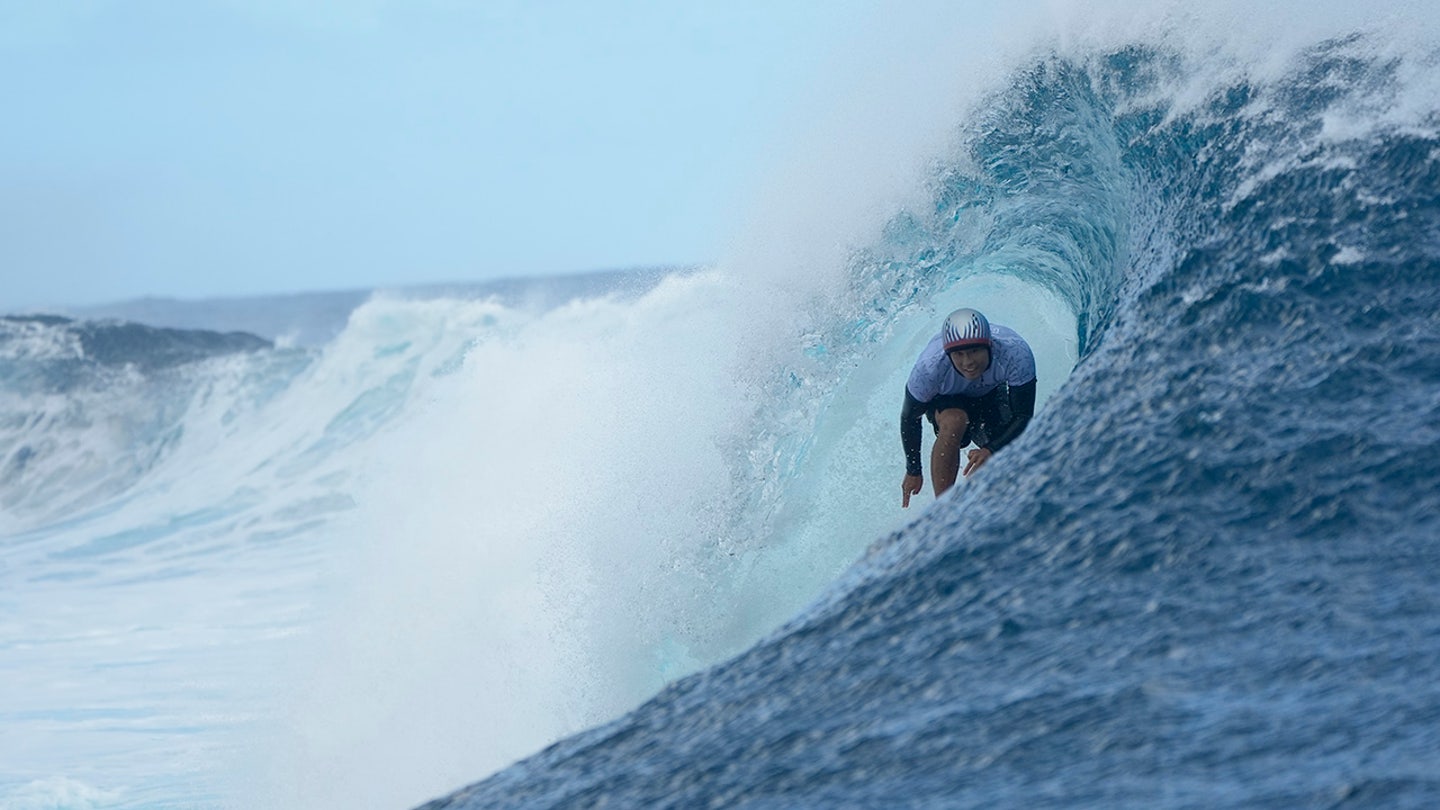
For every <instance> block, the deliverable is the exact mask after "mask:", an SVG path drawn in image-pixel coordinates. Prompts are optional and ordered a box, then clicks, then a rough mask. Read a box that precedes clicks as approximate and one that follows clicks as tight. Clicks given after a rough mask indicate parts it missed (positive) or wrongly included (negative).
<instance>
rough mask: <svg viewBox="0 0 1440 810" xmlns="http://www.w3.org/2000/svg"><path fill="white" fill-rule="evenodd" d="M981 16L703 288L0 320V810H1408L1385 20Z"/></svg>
mask: <svg viewBox="0 0 1440 810" xmlns="http://www.w3.org/2000/svg"><path fill="white" fill-rule="evenodd" d="M1001 16H1002V15H998V14H997V15H993V16H992V18H991V19H989V20H987V21H986V22H985V23H984V24H983V25H982V24H980V23H978V22H977V23H976V24H975V25H974V26H973V27H974V29H975V30H968V29H965V28H964V27H962V28H961V29H956V28H953V27H952V28H945V27H942V26H933V27H929V28H927V29H925V30H926V35H925V37H923V38H922V39H924V41H925V42H926V43H928V44H930V45H934V44H935V43H936V42H942V41H945V44H946V45H947V47H945V48H942V49H941V50H942V51H943V52H944V53H945V54H946V57H945V58H933V59H932V58H921V57H918V56H917V57H916V58H915V59H914V61H913V62H907V63H905V64H902V65H900V66H898V67H895V68H894V70H893V71H890V72H883V71H882V73H884V75H883V76H876V77H873V80H874V81H875V82H876V86H881V87H891V88H893V86H894V85H893V82H896V81H901V83H902V86H903V92H898V91H897V92H894V93H888V94H882V95H883V99H884V101H883V105H882V107H883V109H876V108H873V107H869V106H866V105H865V104H863V103H861V102H868V101H874V100H875V99H876V98H877V96H876V95H874V94H872V93H870V92H859V91H857V92H856V98H857V99H858V100H857V101H856V105H857V106H858V107H860V108H861V109H860V110H857V111H852V112H851V113H849V114H851V115H856V116H867V115H868V116H874V117H875V118H877V119H883V121H885V122H886V126H879V125H875V124H874V122H873V121H872V122H871V123H872V126H870V127H859V128H857V129H855V130H854V131H852V132H851V134H852V135H854V137H853V138H852V139H851V140H849V141H844V142H843V143H839V144H837V143H835V142H832V141H831V140H828V139H827V138H826V137H823V136H821V135H818V134H817V135H807V136H806V137H807V138H810V137H813V138H814V139H815V140H814V141H807V144H808V145H810V146H813V147H815V148H813V149H807V150H806V151H805V154H806V157H805V158H803V159H800V158H797V159H796V160H795V161H794V165H792V166H789V167H787V168H788V171H789V173H787V174H786V175H785V178H786V182H785V183H781V184H779V185H777V188H780V189H781V191H778V192H776V193H775V194H774V195H773V196H772V197H770V198H768V199H765V200H763V201H761V202H759V203H757V205H756V210H755V212H754V216H753V225H752V226H751V228H750V230H749V232H748V233H747V235H746V237H745V238H743V239H741V240H739V241H738V242H737V245H736V248H735V250H734V251H733V252H732V255H731V256H730V257H728V258H727V259H726V260H724V261H722V262H719V263H718V264H717V265H716V266H713V267H704V268H680V269H674V270H668V271H647V272H622V273H611V274H603V275H594V276H582V277H576V278H571V279H552V280H535V281H529V282H518V283H514V284H506V285H498V286H490V287H486V286H478V287H477V286H472V287H458V286H457V287H453V288H432V289H421V290H389V291H375V292H369V291H366V292H361V293H354V294H343V295H341V294H335V295H330V296H311V297H299V296H296V297H285V298H272V299H266V300H255V301H233V302H192V303H189V304H175V305H173V306H170V307H168V308H167V307H157V306H147V307H140V306H139V305H130V306H128V307H126V306H116V307H111V308H99V309H93V310H76V311H73V312H67V313H56V314H54V315H50V314H43V315H42V314H37V313H15V314H12V315H11V316H8V317H5V318H4V319H0V383H3V388H0V631H3V632H0V683H3V684H4V689H3V690H0V806H3V807H5V808H17V809H18V808H122V809H123V810H130V808H195V807H201V808H222V807H223V808H232V807H234V808H252V807H254V808H282V807H283V808H292V807H303V808H317V809H320V808H342V807H343V808H370V807H374V808H392V807H393V808H401V807H415V806H418V805H421V804H423V803H425V802H427V801H431V803H430V804H427V805H426V807H429V808H435V810H438V809H439V808H493V807H525V808H531V807H591V806H613V807H640V806H657V807H705V806H714V807H731V806H749V807H830V806H846V807H849V806H855V807H953V806H963V807H992V806H1001V807H1067V808H1069V807H1229V806H1234V807H1416V808H1421V807H1432V806H1435V805H1436V803H1437V801H1440V779H1437V777H1436V773H1437V770H1436V766H1437V764H1440V687H1437V686H1436V684H1435V680H1434V678H1433V677H1432V676H1433V673H1434V672H1435V670H1436V666H1437V664H1440V610H1437V608H1440V545H1437V539H1440V525H1437V524H1440V494H1437V492H1440V490H1437V487H1436V486H1435V481H1436V478H1437V473H1440V272H1437V271H1440V243H1437V241H1436V237H1435V234H1437V233H1440V221H1437V220H1440V114H1437V110H1440V52H1437V49H1436V47H1435V46H1434V44H1433V43H1434V42H1436V41H1440V40H1436V39H1434V38H1433V36H1432V35H1433V33H1434V24H1435V22H1436V20H1435V14H1434V12H1433V11H1430V10H1428V9H1425V8H1423V7H1421V6H1418V5H1417V6H1407V5H1404V4H1392V5H1383V6H1381V7H1379V8H1378V9H1372V10H1371V11H1369V12H1367V13H1366V14H1363V15H1361V14H1359V13H1358V12H1357V13H1352V12H1349V11H1347V10H1345V9H1343V8H1339V7H1338V6H1337V7H1330V6H1325V5H1323V4H1322V5H1320V6H1317V7H1314V8H1311V7H1308V6H1307V12H1306V13H1305V14H1303V15H1302V14H1300V13H1298V12H1297V10H1296V9H1283V10H1281V11H1276V10H1270V11H1267V12H1265V13H1258V12H1252V11H1250V10H1247V9H1240V8H1239V6H1230V5H1225V4H1212V5H1211V6H1208V7H1204V8H1186V7H1181V6H1179V5H1174V6H1165V7H1157V8H1154V9H1148V10H1146V11H1145V12H1144V13H1139V12H1132V11H1128V10H1127V11H1123V12H1122V11H1117V10H1115V9H1112V8H1109V7H1108V6H1106V5H1104V4H1076V5H1070V4H1057V5H1054V6H1050V7H1047V13H1046V14H1043V15H1040V16H1041V17H1043V18H1044V19H1043V20H1028V19H1027V20H1023V21H1022V20H1021V19H1020V17H1022V16H1023V15H1021V14H1019V13H1018V12H1016V13H1015V14H1014V15H1013V16H1014V19H1011V18H1010V17H1005V18H1004V19H1001ZM877 36H878V34H877ZM947 40H948V41H947ZM913 50H918V51H923V50H925V49H924V48H919V47H918V46H917V48H915V49H913ZM877 53H881V54H891V55H893V54H894V53H895V50H894V49H893V48H889V49H887V48H880V47H877ZM876 58H877V59H878V58H879V57H878V56H877V57H876ZM917 71H918V73H917ZM887 82H890V83H891V84H886V83H887ZM876 103H877V104H880V102H876ZM884 105H892V106H884ZM906 111H908V112H906ZM823 123H824V125H825V126H828V125H829V124H833V123H834V121H827V122H823ZM822 128H825V127H824V126H822ZM887 138H889V140H887ZM881 147H884V148H881ZM847 148H848V149H850V150H853V151H846V149H847ZM897 155H899V156H902V157H903V159H902V157H897ZM842 166H843V167H844V169H845V171H838V170H837V169H838V167H842ZM959 306H971V307H975V308H977V309H980V310H981V311H983V312H985V313H986V314H987V315H988V316H989V317H990V319H991V320H992V321H993V322H995V323H1001V324H1005V325H1007V326H1010V327H1012V328H1015V329H1016V330H1017V331H1019V332H1020V333H1021V334H1022V335H1024V336H1025V337H1026V339H1027V340H1029V341H1030V343H1031V345H1032V346H1033V347H1034V348H1035V354H1036V357H1037V361H1038V365H1039V380H1040V388H1039V391H1040V405H1039V411H1038V413H1037V416H1036V419H1035V421H1034V422H1033V423H1032V425H1031V426H1030V428H1029V429H1028V430H1027V432H1026V433H1025V434H1024V435H1023V436H1022V437H1021V438H1020V439H1019V440H1017V441H1016V442H1015V443H1014V444H1012V445H1011V446H1009V447H1007V448H1006V449H1005V451H1004V452H1003V453H1001V454H999V455H997V456H996V457H995V459H994V460H992V461H991V462H990V463H989V464H987V465H986V467H985V468H984V469H983V470H982V471H981V472H980V473H978V474H977V475H976V476H975V477H974V478H973V479H972V480H969V481H967V482H965V483H962V484H961V485H960V486H957V488H956V489H955V490H953V491H951V492H950V493H947V494H946V495H945V496H943V497H942V498H940V499H939V500H938V501H932V500H931V499H930V498H929V496H928V493H927V495H926V496H925V497H923V498H922V499H921V502H920V504H919V508H916V507H915V506H913V505H912V508H911V509H910V510H909V511H908V512H907V511H902V510H901V509H900V508H899V500H900V492H899V483H900V480H901V477H902V475H903V472H904V464H903V456H902V454H901V452H900V446H899V436H898V415H899V408H900V404H901V399H902V387H903V385H904V380H905V378H906V377H907V375H908V373H909V369H910V363H911V362H913V360H914V358H915V356H916V354H917V353H918V352H919V350H920V348H921V347H923V346H924V344H925V342H926V341H927V340H928V339H929V338H930V337H931V336H933V334H934V333H935V332H936V331H937V329H938V327H939V324H940V320H941V319H942V318H943V317H944V315H945V313H947V312H948V311H949V310H950V309H953V308H956V307H959ZM60 316H64V317H60ZM467 785H468V787H466V786H467ZM437 797H443V798H437ZM432 800H433V801H432Z"/></svg>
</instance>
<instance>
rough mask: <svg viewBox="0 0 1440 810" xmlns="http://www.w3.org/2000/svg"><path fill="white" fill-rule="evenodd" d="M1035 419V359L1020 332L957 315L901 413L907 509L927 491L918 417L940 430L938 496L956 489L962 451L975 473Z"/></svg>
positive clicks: (935, 467) (932, 349) (931, 350)
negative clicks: (972, 446) (970, 447)
mask: <svg viewBox="0 0 1440 810" xmlns="http://www.w3.org/2000/svg"><path fill="white" fill-rule="evenodd" d="M1034 415H1035V355H1034V353H1033V352H1031V351H1030V345H1029V344H1028V343H1026V342H1025V340H1024V338H1022V337H1020V335H1019V334H1017V333H1016V332H1015V330H1013V329H1010V328H1008V327H1005V326H1001V325H999V324H995V325H994V326H991V325H990V322H989V321H988V320H986V319H985V316H984V315H981V314H980V313H979V312H976V311H975V310H973V309H957V310H955V311H954V312H952V313H950V317H948V318H946V319H945V325H944V327H943V328H941V330H940V334H938V335H936V336H935V337H934V338H933V339H932V340H931V341H930V343H929V344H928V345H926V347H925V350H924V351H922V352H920V359H918V360H916V361H915V368H914V369H912V370H911V372H910V380H909V382H907V383H906V384H905V407H904V408H903V409H902V410H901V411H900V443H901V444H902V445H903V446H904V448H905V481H904V483H903V484H901V489H902V491H903V492H904V498H903V500H902V501H901V505H902V506H906V507H908V506H910V496H911V495H918V494H919V493H920V488H921V487H923V486H924V485H925V476H924V471H923V469H922V468H921V466H920V434H921V425H920V417H921V416H925V417H927V418H928V419H929V420H930V424H931V425H932V426H934V428H935V446H934V447H933V448H932V449H931V451H930V478H931V483H932V484H933V485H934V487H935V496H936V497H939V496H940V495H941V494H942V493H944V492H945V490H947V489H949V488H950V487H952V486H954V485H955V479H956V477H957V476H958V475H959V474H960V450H961V448H963V447H965V446H966V445H968V444H971V443H974V444H975V449H973V450H971V451H970V452H969V453H968V454H967V460H966V464H965V471H964V474H965V475H967V476H968V475H970V473H972V472H975V471H976V470H978V469H980V467H981V466H982V465H983V464H984V463H985V462H986V461H989V460H990V457H991V456H992V455H994V454H995V453H996V451H998V450H999V449H1000V448H1002V447H1004V446H1005V445H1007V444H1009V443H1010V442H1012V441H1014V440H1015V437H1016V436H1019V435H1020V433H1021V432H1022V431H1024V430H1025V426H1026V425H1027V424H1029V423H1030V417H1032V416H1034Z"/></svg>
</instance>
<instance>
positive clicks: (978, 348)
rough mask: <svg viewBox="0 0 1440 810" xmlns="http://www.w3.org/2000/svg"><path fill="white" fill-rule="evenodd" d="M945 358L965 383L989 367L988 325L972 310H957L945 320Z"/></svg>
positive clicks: (982, 316)
mask: <svg viewBox="0 0 1440 810" xmlns="http://www.w3.org/2000/svg"><path fill="white" fill-rule="evenodd" d="M944 335H945V355H946V356H947V357H949V358H950V364H951V365H953V366H954V367H955V370H956V371H958V372H959V373H960V376H962V377H964V378H965V379H967V380H975V379H979V378H980V375H981V374H984V373H985V369H987V368H989V367H990V322H989V321H988V320H986V319H985V316H984V315H981V314H980V313H979V312H976V311H975V310H973V309H957V310H955V311H954V312H952V313H950V317H948V318H946V319H945V328H944Z"/></svg>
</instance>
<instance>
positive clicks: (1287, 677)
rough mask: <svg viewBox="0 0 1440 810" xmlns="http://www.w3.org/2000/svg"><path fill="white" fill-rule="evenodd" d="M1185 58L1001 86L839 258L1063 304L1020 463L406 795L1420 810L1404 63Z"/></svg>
mask: <svg viewBox="0 0 1440 810" xmlns="http://www.w3.org/2000/svg"><path fill="white" fill-rule="evenodd" d="M1382 50H1383V49H1382ZM1425 64H1429V65H1433V64H1434V63H1433V60H1430V61H1428V62H1426V61H1425V60H1422V64H1421V65H1420V66H1419V68H1423V67H1424V65H1425ZM1193 69H1194V65H1193V64H1191V63H1189V62H1187V59H1186V58H1185V57H1183V56H1181V55H1179V54H1177V53H1173V52H1170V51H1167V50H1166V49H1164V48H1162V47H1158V46H1138V45H1137V46H1128V47H1118V48H1111V49H1105V50H1101V51H1098V52H1093V53H1090V54H1088V55H1085V56H1081V57H1073V56H1048V57H1041V58H1038V59H1035V60H1033V61H1032V62H1031V63H1030V64H1029V66H1028V67H1027V68H1025V69H1023V70H1021V71H1020V72H1019V73H1018V74H1017V75H1015V76H1014V80H1013V83H1011V84H1010V85H1009V86H1008V87H1006V88H1005V89H1003V90H1002V91H1000V92H998V93H996V94H995V95H994V96H993V97H991V98H990V99H988V110H989V113H988V114H986V115H983V116H980V117H979V118H978V119H977V120H976V121H975V122H972V123H971V124H969V125H968V129H967V130H966V133H965V134H966V138H965V140H964V146H963V148H961V149H960V150H959V151H957V153H956V154H955V158H954V160H953V161H951V162H950V163H949V164H947V166H946V167H943V169H942V171H941V173H940V175H939V179H938V180H937V182H936V184H935V194H934V207H933V208H932V209H930V210H925V211H923V212H921V213H911V214H908V215H906V216H904V217H900V218H898V219H896V220H895V221H894V222H893V223H892V226H891V228H890V229H889V232H888V235H887V237H886V240H885V241H884V243H883V244H881V245H880V246H878V247H877V248H875V249H874V250H873V251H872V252H871V253H870V254H869V255H868V257H866V258H865V259H862V260H861V261H860V262H858V263H857V267H856V270H855V272H856V274H857V277H858V278H860V279H861V283H862V284H870V285H872V286H875V287H878V288H880V289H885V290H888V291H890V293H889V294H890V295H891V297H890V298H888V299H879V300H878V307H879V308H881V309H886V310H889V311H892V312H893V311H895V310H896V309H897V306H898V302H903V301H905V300H910V299H912V298H920V297H924V296H925V295H928V294H930V293H931V292H932V291H933V290H935V289H937V288H943V287H944V286H945V284H946V283H947V279H949V278H952V277H953V276H954V274H956V273H958V272H969V271H971V270H974V269H976V268H979V269H980V270H981V271H995V270H999V271H1003V272H1006V273H1011V274H1014V275H1017V276H1019V277H1022V278H1024V279H1026V280H1027V281H1029V282H1031V283H1033V284H1037V285H1039V286H1042V287H1044V288H1046V289H1049V290H1051V291H1053V292H1054V293H1056V294H1057V295H1059V296H1061V297H1062V298H1063V300H1064V301H1065V302H1066V303H1067V304H1068V305H1069V306H1070V307H1071V308H1072V309H1073V311H1074V312H1075V313H1076V320H1077V332H1078V339H1079V341H1080V345H1081V347H1082V348H1081V351H1082V356H1081V359H1080V362H1079V364H1078V367H1077V368H1076V369H1075V371H1074V373H1073V374H1072V375H1071V376H1070V377H1069V379H1068V380H1067V381H1066V382H1065V384H1064V385H1063V387H1062V388H1061V389H1060V390H1059V391H1057V392H1056V393H1055V394H1054V396H1053V397H1052V398H1051V399H1050V400H1049V402H1048V403H1047V404H1046V406H1045V407H1044V409H1043V411H1042V412H1041V413H1040V414H1039V416H1038V418H1037V420H1036V421H1035V423H1034V424H1033V425H1032V427H1031V428H1030V430H1029V431H1028V432H1027V434H1026V435H1025V436H1024V437H1023V439H1022V440H1021V441H1019V442H1018V443H1017V444H1015V445H1014V446H1013V447H1012V448H1011V449H1007V451H1006V452H1005V453H1004V454H1002V455H1001V456H1000V457H998V458H997V459H996V461H995V462H993V466H992V467H987V468H986V470H985V471H984V472H985V474H984V475H982V476H979V477H978V480H976V481H975V482H974V483H973V484H972V485H969V486H965V487H961V488H959V489H958V490H956V491H955V493H954V494H953V497H947V498H944V499H942V500H941V501H940V502H939V503H938V504H936V505H935V507H933V508H931V509H930V510H928V511H927V512H925V513H924V514H923V516H921V517H920V518H919V519H918V520H916V522H914V523H913V524H911V525H909V526H908V527H905V528H904V530H903V531H899V532H897V533H895V534H893V535H891V536H889V537H887V538H886V539H884V540H882V541H880V542H877V543H875V544H874V545H873V547H871V549H870V551H869V552H868V554H867V555H866V556H865V559H864V560H863V561H862V562H861V563H859V564H858V565H857V566H856V567H855V568H853V569H852V570H851V571H850V572H849V573H848V574H847V575H846V576H844V577H842V578H841V579H840V580H839V581H838V582H837V583H835V584H834V585H833V586H832V587H831V588H830V589H829V590H828V591H827V592H826V595H825V596H824V598H822V599H821V600H819V601H818V602H817V603H815V604H814V605H813V606H812V607H811V608H810V609H808V610H807V611H805V612H804V613H803V614H802V615H800V616H799V617H798V618H796V619H794V620H793V621H791V622H789V623H788V624H786V625H785V626H784V627H783V628H782V629H780V630H779V631H777V632H775V633H774V634H772V635H770V636H768V637H767V638H766V639H765V640H764V641H763V642H762V643H759V644H757V645H756V646H754V647H753V648H751V649H749V650H748V651H746V652H744V653H743V654H741V655H739V656H737V657H736V658H734V659H733V660H730V661H728V662H726V663H724V664H722V665H719V666H715V667H713V668H711V669H708V670H705V671H703V672H700V673H699V674H696V675H693V676H691V677H688V678H685V679H683V680H680V681H678V682H676V683H675V684H673V685H671V686H670V687H668V688H667V689H665V690H664V691H663V692H662V693H661V694H660V695H659V696H658V697H656V698H655V699H654V700H652V701H650V702H648V703H646V704H645V705H643V706H642V707H641V708H639V709H637V710H636V711H634V712H632V713H630V714H629V715H627V716H625V717H624V718H622V719H620V720H618V721H616V722H613V723H611V724H608V725H605V726H602V727H600V728H598V729H595V730H593V731H590V732H587V733H584V734H581V735H579V736H576V737H574V738H571V739H568V740H566V741H564V742H562V743H559V744H557V745H555V746H553V747H551V748H549V749H547V750H546V751H544V752H543V753H541V754H539V755H537V756H535V757H533V758H530V759H527V760H525V761H523V762H521V763H519V764H517V765H515V766H514V767H512V768H510V769H508V770H506V771H503V772H501V773H500V774H498V775H496V776H494V777H492V778H490V779H489V780H487V781H484V782H481V783H479V784H476V785H474V786H472V787H470V788H468V789H466V790H463V791H461V792H459V793H457V794H454V795H453V796H451V797H449V798H447V799H442V800H438V801H435V802H433V803H432V804H429V805H426V807H427V808H442V807H443V808H481V807H484V808H499V807H526V808H536V807H563V806H576V805H582V804H583V805H587V806H590V805H594V806H599V805H601V804H606V805H607V806H609V805H610V804H613V805H614V806H624V807H641V806H646V807H650V806H655V807H694V806H726V807H731V806H781V807H794V806H876V807H880V806H965V807H993V806H1001V807H1020V806H1023V807H1067V808H1073V807H1114V806H1128V807H1198V806H1204V807H1214V806H1245V807H1310V806H1386V807H1427V806H1433V805H1434V804H1435V803H1436V802H1437V801H1440V779H1437V777H1436V776H1435V773H1434V771H1433V768H1432V767H1431V765H1433V763H1434V760H1435V755H1436V752H1437V751H1440V723H1437V720H1440V687H1437V686H1436V682H1435V680H1434V679H1433V678H1431V677H1430V676H1429V673H1432V672H1433V671H1434V670H1435V667H1436V665H1437V663H1440V573H1437V572H1440V543H1437V538H1440V488H1437V487H1436V486H1435V480H1436V474H1437V471H1440V242H1437V241H1436V236H1435V235H1436V234H1437V233H1440V138H1437V136H1436V124H1437V123H1440V122H1437V120H1436V116H1435V114H1434V113H1433V110H1434V104H1433V102H1434V101H1435V99H1434V98H1431V99H1430V103H1429V104H1428V110H1429V111H1426V112H1421V113H1419V114H1417V115H1415V116H1411V117H1409V120H1407V121H1405V122H1404V123H1403V124H1401V123H1394V122H1390V123H1387V122H1386V117H1387V114H1388V113H1391V112H1393V111H1394V110H1395V109H1396V107H1397V106H1403V104H1402V103H1401V101H1400V99H1401V97H1402V96H1404V95H1405V93H1406V92H1407V90H1410V89H1413V85H1412V84H1410V82H1411V79H1412V78H1413V75H1412V73H1413V71H1415V70H1416V69H1418V68H1417V65H1416V64H1415V63H1413V62H1410V61H1407V60H1406V59H1405V58H1402V57H1398V56H1397V57H1389V56H1383V55H1378V54H1377V49H1376V48H1374V43H1373V42H1371V41H1370V40H1368V39H1367V37H1365V36H1360V35H1356V36H1351V37H1343V38H1339V39H1332V40H1326V41H1323V42H1319V43H1318V44H1315V45H1314V46H1312V47H1310V48H1308V49H1306V50H1304V51H1303V52H1302V53H1301V54H1300V55H1299V57H1298V58H1297V59H1295V60H1294V61H1293V62H1291V63H1290V64H1289V67H1288V68H1287V69H1286V70H1284V71H1282V72H1280V73H1278V74H1277V75H1273V76H1271V77H1269V78H1266V79H1263V80H1262V79H1245V78H1237V79H1234V80H1231V81H1225V82H1220V83H1216V84H1213V85H1211V86H1207V87H1204V88H1202V89H1203V93H1200V94H1199V95H1198V96H1196V95H1195V94H1193V93H1192V94H1190V96H1189V99H1190V100H1189V101H1184V100H1182V98H1181V97H1180V94H1177V93H1175V92H1171V91H1170V90H1169V89H1167V88H1171V87H1173V86H1175V85H1176V84H1183V83H1184V80H1186V79H1187V78H1190V76H1189V75H1188V73H1187V72H1188V71H1191V70H1193ZM1425 69H1429V68H1425ZM1192 89H1193V88H1192ZM1345 121H1352V122H1353V121H1363V122H1364V123H1365V125H1364V126H1355V127H1354V128H1347V127H1346V126H1345V124H1344V122H1345ZM977 223H978V224H977ZM896 478H897V480H898V474H897V476H896Z"/></svg>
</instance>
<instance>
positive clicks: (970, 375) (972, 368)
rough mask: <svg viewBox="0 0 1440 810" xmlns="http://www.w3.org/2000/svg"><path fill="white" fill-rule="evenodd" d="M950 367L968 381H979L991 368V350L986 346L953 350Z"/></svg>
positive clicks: (951, 351)
mask: <svg viewBox="0 0 1440 810" xmlns="http://www.w3.org/2000/svg"><path fill="white" fill-rule="evenodd" d="M950 365H952V366H954V367H955V370H956V371H958V372H960V376H962V377H964V378H965V379H967V380H978V379H980V375H981V374H984V373H985V369H986V368H988V367H989V366H990V350H989V349H988V348H986V347H984V346H973V347H971V348H969V349H951V350H950Z"/></svg>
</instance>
